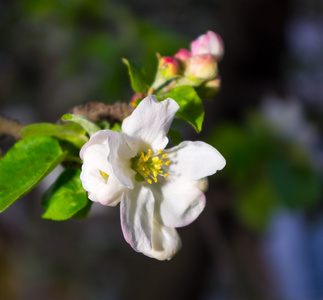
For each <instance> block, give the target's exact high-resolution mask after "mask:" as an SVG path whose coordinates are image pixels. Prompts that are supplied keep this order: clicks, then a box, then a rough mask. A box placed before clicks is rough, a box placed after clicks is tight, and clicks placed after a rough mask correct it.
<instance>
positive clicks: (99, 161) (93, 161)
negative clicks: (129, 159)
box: [80, 144, 124, 206]
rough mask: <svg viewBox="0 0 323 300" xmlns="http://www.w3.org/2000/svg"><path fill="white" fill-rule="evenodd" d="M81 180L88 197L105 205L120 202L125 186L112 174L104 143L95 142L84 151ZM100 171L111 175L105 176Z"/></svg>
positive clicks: (113, 204)
mask: <svg viewBox="0 0 323 300" xmlns="http://www.w3.org/2000/svg"><path fill="white" fill-rule="evenodd" d="M83 160H84V162H83V165H82V172H81V176H80V178H81V181H82V185H83V187H84V189H85V190H86V191H87V192H88V197H89V199H90V200H92V201H94V202H100V203H101V204H103V205H109V206H115V205H117V204H118V203H119V202H120V199H121V195H122V193H123V190H124V186H123V185H121V184H120V183H119V182H118V181H116V180H115V178H114V177H113V175H111V174H110V171H109V165H108V161H107V152H106V148H105V146H104V145H100V144H94V145H92V146H89V147H87V148H86V151H84V152H83ZM100 171H102V172H104V173H106V174H108V175H109V177H108V178H103V177H102V175H101V173H100Z"/></svg>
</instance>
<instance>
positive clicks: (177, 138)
mask: <svg viewBox="0 0 323 300" xmlns="http://www.w3.org/2000/svg"><path fill="white" fill-rule="evenodd" d="M168 136H169V138H170V140H171V141H172V143H173V145H174V146H177V145H178V144H179V143H180V142H181V141H182V140H183V139H182V135H181V133H180V132H179V131H177V130H174V129H169V131H168Z"/></svg>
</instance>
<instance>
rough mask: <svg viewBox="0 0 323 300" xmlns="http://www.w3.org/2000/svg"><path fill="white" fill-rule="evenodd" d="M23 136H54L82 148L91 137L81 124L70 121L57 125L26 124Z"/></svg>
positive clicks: (22, 132)
mask: <svg viewBox="0 0 323 300" xmlns="http://www.w3.org/2000/svg"><path fill="white" fill-rule="evenodd" d="M21 136H22V137H23V138H29V137H34V136H52V137H55V138H58V139H60V140H65V141H68V142H70V143H72V144H73V145H75V146H76V147H78V148H81V147H82V146H83V145H84V144H85V143H86V142H87V141H88V140H89V139H88V138H87V137H86V136H85V130H84V129H83V128H82V126H80V125H79V124H75V123H70V124H65V125H56V124H51V123H39V124H32V125H28V126H25V127H24V128H23V129H22V131H21Z"/></svg>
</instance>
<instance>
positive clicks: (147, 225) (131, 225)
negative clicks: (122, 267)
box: [120, 185, 154, 253]
mask: <svg viewBox="0 0 323 300" xmlns="http://www.w3.org/2000/svg"><path fill="white" fill-rule="evenodd" d="M120 216H121V228H122V232H123V235H124V238H125V240H126V241H127V242H128V243H129V244H130V246H131V247H132V248H133V249H134V250H136V251H137V252H142V253H149V252H150V251H151V249H152V241H151V233H152V228H153V218H154V195H153V193H152V192H151V190H150V189H148V188H146V187H144V186H140V185H137V186H136V187H135V188H134V189H133V190H127V191H126V192H125V193H124V194H123V196H122V200H121V203H120Z"/></svg>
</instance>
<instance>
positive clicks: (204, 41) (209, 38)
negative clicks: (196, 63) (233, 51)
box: [191, 31, 224, 61]
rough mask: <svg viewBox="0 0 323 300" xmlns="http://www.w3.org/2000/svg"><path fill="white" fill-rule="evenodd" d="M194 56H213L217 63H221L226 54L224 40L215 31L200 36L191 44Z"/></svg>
mask: <svg viewBox="0 0 323 300" xmlns="http://www.w3.org/2000/svg"><path fill="white" fill-rule="evenodd" d="M191 51H192V54H193V56H194V55H199V54H212V55H213V56H214V57H215V59H216V60H217V61H220V60H221V59H222V57H223V54H224V44H223V41H222V38H221V37H220V36H219V35H218V34H216V33H215V32H213V31H208V32H207V33H206V34H202V35H200V36H199V37H198V38H197V39H196V40H194V41H193V42H192V43H191Z"/></svg>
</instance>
